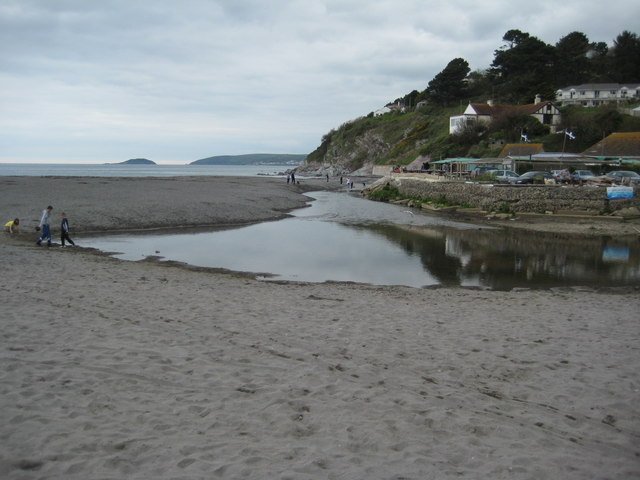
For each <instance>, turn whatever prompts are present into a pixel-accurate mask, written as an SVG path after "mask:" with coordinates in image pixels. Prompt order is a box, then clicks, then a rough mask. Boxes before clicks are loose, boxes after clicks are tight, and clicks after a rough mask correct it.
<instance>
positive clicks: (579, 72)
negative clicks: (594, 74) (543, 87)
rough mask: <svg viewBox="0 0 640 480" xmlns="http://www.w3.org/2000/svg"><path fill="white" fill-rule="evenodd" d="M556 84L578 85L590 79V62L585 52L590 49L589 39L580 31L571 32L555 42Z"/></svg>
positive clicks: (560, 85)
mask: <svg viewBox="0 0 640 480" xmlns="http://www.w3.org/2000/svg"><path fill="white" fill-rule="evenodd" d="M555 50H556V58H555V81H556V86H559V87H564V86H568V85H578V84H580V83H584V82H585V81H588V80H590V78H591V64H590V62H589V58H588V57H587V54H588V53H589V51H590V50H591V43H589V39H588V38H587V36H586V35H585V34H584V33H582V32H571V33H570V34H568V35H565V36H564V37H562V38H561V39H560V40H558V43H556V48H555Z"/></svg>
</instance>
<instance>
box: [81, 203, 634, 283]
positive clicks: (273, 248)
mask: <svg viewBox="0 0 640 480" xmlns="http://www.w3.org/2000/svg"><path fill="white" fill-rule="evenodd" d="M308 195H309V196H310V197H312V198H313V199H314V201H312V202H311V203H310V206H309V207H308V208H303V209H299V210H297V211H295V212H293V215H294V217H292V218H287V219H284V220H278V221H273V222H263V223H259V224H255V225H250V226H245V227H238V228H233V229H228V228H227V229H218V230H214V231H206V232H201V231H199V232H193V233H185V232H180V233H171V234H166V233H163V234H144V235H130V234H127V235H121V234H118V235H107V236H101V237H91V238H87V239H83V242H82V245H83V246H86V247H92V248H96V249H99V250H102V251H105V252H115V253H113V256H114V257H117V258H120V259H123V260H141V259H144V258H146V257H150V256H156V257H160V258H161V260H165V261H166V260H171V261H177V262H184V263H187V264H190V265H194V266H200V267H211V268H222V269H228V270H233V271H240V272H251V273H254V274H257V277H258V278H260V279H264V280H292V281H305V282H324V281H347V282H358V283H368V284H374V285H406V286H411V287H429V286H466V287H471V286H474V287H483V288H488V289H493V290H511V289H514V288H530V289H549V288H555V287H574V288H578V287H581V288H585V287H586V288H601V287H623V286H637V285H639V284H640V242H638V240H637V239H630V240H615V239H610V238H591V239H565V238H557V236H555V235H551V234H539V233H535V232H525V231H516V230H502V229H494V228H489V227H479V226H478V225H471V224H465V223H460V222H455V221H450V220H447V219H444V218H442V217H440V216H436V215H430V214H428V213H422V212H420V211H417V210H409V209H407V208H406V207H401V206H397V205H389V204H386V203H378V202H372V201H369V200H364V199H362V198H359V197H356V196H353V195H349V194H347V193H334V192H313V193H310V194H308Z"/></svg>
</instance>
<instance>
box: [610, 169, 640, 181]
mask: <svg viewBox="0 0 640 480" xmlns="http://www.w3.org/2000/svg"><path fill="white" fill-rule="evenodd" d="M606 177H607V178H608V179H609V180H613V181H614V182H617V183H632V184H634V185H637V184H640V175H638V174H637V173H636V172H632V171H631V170H615V171H613V172H609V173H607V175H606Z"/></svg>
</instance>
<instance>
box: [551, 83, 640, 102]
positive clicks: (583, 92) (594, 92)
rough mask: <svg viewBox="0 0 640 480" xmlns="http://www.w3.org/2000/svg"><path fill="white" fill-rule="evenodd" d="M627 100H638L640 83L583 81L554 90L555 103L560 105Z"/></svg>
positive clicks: (639, 99)
mask: <svg viewBox="0 0 640 480" xmlns="http://www.w3.org/2000/svg"><path fill="white" fill-rule="evenodd" d="M627 100H631V101H640V83H624V84H622V83H584V84H582V85H574V86H570V87H565V88H560V89H558V91H557V92H556V103H557V104H559V105H561V106H564V105H576V104H577V105H582V106H583V107H597V106H600V105H604V104H607V103H621V102H625V101H627Z"/></svg>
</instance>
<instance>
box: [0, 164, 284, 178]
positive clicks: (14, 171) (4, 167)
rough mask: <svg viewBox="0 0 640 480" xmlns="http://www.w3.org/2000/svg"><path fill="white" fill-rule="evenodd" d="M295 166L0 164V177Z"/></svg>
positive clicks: (233, 171) (227, 172)
mask: <svg viewBox="0 0 640 480" xmlns="http://www.w3.org/2000/svg"><path fill="white" fill-rule="evenodd" d="M295 167H296V165H291V164H288V165H274V164H268V165H189V164H185V165H122V164H64V163H38V164H36V163H29V164H27V163H0V177H7V176H33V177H179V176H202V175H209V176H233V177H255V176H284V175H286V173H285V172H287V171H288V170H291V169H293V168H295Z"/></svg>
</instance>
